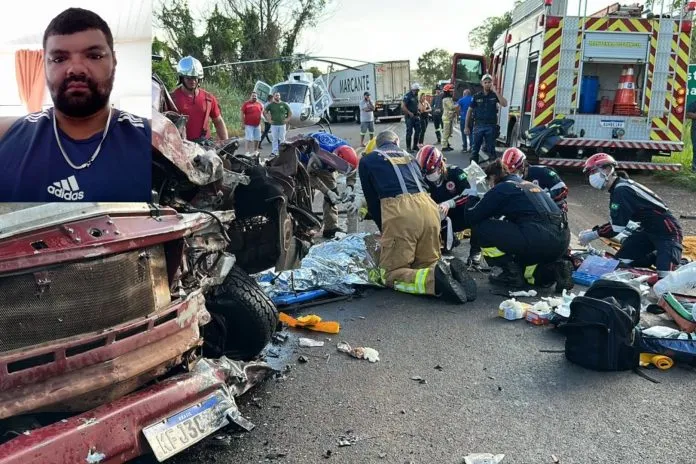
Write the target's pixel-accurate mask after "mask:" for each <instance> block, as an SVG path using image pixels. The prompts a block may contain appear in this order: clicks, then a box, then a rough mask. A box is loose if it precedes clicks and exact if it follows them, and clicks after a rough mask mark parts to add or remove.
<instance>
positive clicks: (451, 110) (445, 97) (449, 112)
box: [442, 84, 457, 151]
mask: <svg viewBox="0 0 696 464" xmlns="http://www.w3.org/2000/svg"><path fill="white" fill-rule="evenodd" d="M442 91H443V93H442V123H443V125H444V127H445V133H444V134H443V135H442V151H452V150H454V149H453V148H452V146H451V145H450V137H452V126H453V125H454V121H456V120H457V104H456V103H455V102H454V99H453V98H452V91H454V86H453V85H452V84H446V85H445V86H444V87H443V88H442Z"/></svg>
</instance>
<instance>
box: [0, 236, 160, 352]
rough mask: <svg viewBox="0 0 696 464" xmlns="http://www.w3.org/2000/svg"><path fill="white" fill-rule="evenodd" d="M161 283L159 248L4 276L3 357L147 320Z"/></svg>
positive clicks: (0, 300) (0, 302) (0, 312)
mask: <svg viewBox="0 0 696 464" xmlns="http://www.w3.org/2000/svg"><path fill="white" fill-rule="evenodd" d="M162 281H166V263H165V261H164V251H163V249H162V247H161V246H160V247H153V248H150V249H147V250H135V251H129V252H126V253H122V254H118V255H113V256H108V257H106V258H98V259H94V260H89V261H81V262H74V263H69V264H62V265H59V266H54V267H50V268H43V269H32V270H30V271H28V272H26V273H21V274H13V275H8V276H0V352H5V351H9V350H15V349H18V348H24V347H27V346H33V345H37V344H40V343H44V342H49V341H54V340H59V339H62V338H66V337H72V336H75V335H79V334H83V333H88V332H94V331H99V330H103V329H107V328H109V327H112V326H114V325H118V324H121V323H124V322H127V321H130V320H133V319H136V318H138V317H142V316H146V315H147V314H150V313H152V312H155V310H156V309H157V307H158V301H161V299H160V298H161V295H160V296H158V289H157V284H156V283H157V282H162ZM159 291H160V292H161V289H159Z"/></svg>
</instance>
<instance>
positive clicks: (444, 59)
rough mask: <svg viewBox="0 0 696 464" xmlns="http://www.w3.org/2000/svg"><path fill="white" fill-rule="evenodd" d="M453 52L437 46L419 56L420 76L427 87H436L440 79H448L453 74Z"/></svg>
mask: <svg viewBox="0 0 696 464" xmlns="http://www.w3.org/2000/svg"><path fill="white" fill-rule="evenodd" d="M451 69H452V54H451V53H450V52H448V51H447V50H443V49H441V48H435V49H433V50H429V51H427V52H425V53H423V54H422V55H421V56H420V57H419V58H418V77H419V79H422V80H423V82H421V84H423V85H425V86H426V87H429V88H432V87H435V85H436V84H437V81H439V80H440V79H447V78H448V77H449V76H450V74H451V72H452V71H451Z"/></svg>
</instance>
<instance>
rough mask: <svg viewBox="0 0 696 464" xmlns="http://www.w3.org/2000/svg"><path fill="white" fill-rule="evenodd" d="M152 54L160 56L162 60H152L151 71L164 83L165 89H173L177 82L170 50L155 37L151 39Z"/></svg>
mask: <svg viewBox="0 0 696 464" xmlns="http://www.w3.org/2000/svg"><path fill="white" fill-rule="evenodd" d="M152 54H153V55H159V56H161V57H162V61H153V62H152V72H153V73H155V74H157V75H158V76H159V77H160V78H161V79H162V80H163V81H164V83H165V84H166V86H167V89H169V90H171V89H173V88H174V87H175V86H176V84H177V82H178V79H177V76H176V69H175V68H174V63H173V60H172V52H171V50H170V49H169V47H168V46H167V44H165V43H164V42H161V41H160V40H158V39H157V38H156V37H155V38H154V39H153V41H152Z"/></svg>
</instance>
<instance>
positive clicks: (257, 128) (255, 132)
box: [242, 92, 263, 153]
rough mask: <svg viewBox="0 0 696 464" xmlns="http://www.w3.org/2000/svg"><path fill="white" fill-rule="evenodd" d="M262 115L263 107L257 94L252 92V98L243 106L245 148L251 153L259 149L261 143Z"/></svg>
mask: <svg viewBox="0 0 696 464" xmlns="http://www.w3.org/2000/svg"><path fill="white" fill-rule="evenodd" d="M261 113H263V105H262V104H261V102H260V101H259V100H258V98H257V95H256V92H251V98H249V100H248V101H245V102H244V104H243V105H242V126H244V148H245V150H246V152H247V153H249V146H250V145H251V147H252V148H253V151H257V150H258V149H259V144H260V143H261Z"/></svg>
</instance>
